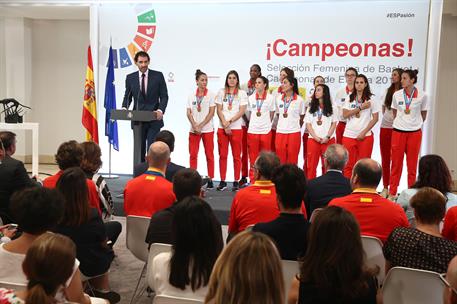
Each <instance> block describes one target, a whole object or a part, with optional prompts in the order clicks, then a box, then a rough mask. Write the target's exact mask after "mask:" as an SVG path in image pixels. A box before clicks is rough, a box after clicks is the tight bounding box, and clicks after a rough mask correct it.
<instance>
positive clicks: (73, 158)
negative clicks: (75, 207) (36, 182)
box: [43, 140, 101, 214]
mask: <svg viewBox="0 0 457 304" xmlns="http://www.w3.org/2000/svg"><path fill="white" fill-rule="evenodd" d="M55 158H56V162H57V165H58V166H59V169H60V170H59V172H57V173H56V174H54V175H53V176H50V177H47V178H45V179H44V181H43V186H44V187H46V188H51V189H53V188H55V187H56V185H57V181H58V180H59V178H60V176H61V175H62V174H63V171H64V170H66V169H68V168H72V167H79V166H80V165H81V161H82V158H83V149H82V148H81V146H80V145H79V144H78V142H76V141H75V140H70V141H67V142H64V143H63V144H61V145H60V146H59V149H57V154H56V155H55ZM86 182H87V187H88V189H89V202H90V205H91V206H92V207H94V208H97V210H98V212H99V213H100V214H101V210H100V199H99V198H98V193H97V188H95V184H94V182H92V180H89V179H87V181H86Z"/></svg>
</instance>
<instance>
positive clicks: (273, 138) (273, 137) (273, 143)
mask: <svg viewBox="0 0 457 304" xmlns="http://www.w3.org/2000/svg"><path fill="white" fill-rule="evenodd" d="M271 151H273V152H276V130H273V129H271Z"/></svg>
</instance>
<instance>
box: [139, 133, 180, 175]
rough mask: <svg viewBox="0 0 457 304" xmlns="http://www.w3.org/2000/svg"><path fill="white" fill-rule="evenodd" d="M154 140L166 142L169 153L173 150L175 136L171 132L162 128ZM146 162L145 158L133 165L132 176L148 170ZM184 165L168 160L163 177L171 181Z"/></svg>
mask: <svg viewBox="0 0 457 304" xmlns="http://www.w3.org/2000/svg"><path fill="white" fill-rule="evenodd" d="M155 141H161V142H164V143H166V144H167V146H168V148H169V149H170V154H171V153H172V152H173V151H174V149H175V136H174V135H173V133H171V132H170V131H168V130H162V131H160V132H159V133H158V134H157V136H156V139H155ZM148 166H149V164H148V162H147V160H146V161H145V162H142V163H139V164H137V165H135V167H134V168H133V177H138V176H140V175H141V174H144V172H146V171H147V170H148ZM184 168H185V167H183V166H180V165H177V164H175V163H174V162H172V161H170V162H169V163H168V166H167V170H165V178H166V179H167V180H168V181H169V182H172V181H173V176H175V174H176V173H177V172H178V171H179V170H181V169H184Z"/></svg>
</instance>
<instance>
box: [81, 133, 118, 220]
mask: <svg viewBox="0 0 457 304" xmlns="http://www.w3.org/2000/svg"><path fill="white" fill-rule="evenodd" d="M80 145H81V148H82V149H83V158H82V161H81V169H83V171H84V173H85V174H86V176H87V178H88V179H91V180H92V181H93V182H94V184H95V187H96V189H97V192H98V197H99V198H100V209H101V210H102V218H103V220H109V219H111V218H112V217H113V215H114V202H113V198H112V197H111V192H110V191H109V188H108V185H107V184H106V181H105V179H104V178H103V176H101V175H100V174H98V173H97V172H98V170H99V169H100V167H101V166H102V159H101V157H102V151H101V150H100V147H99V145H98V144H97V143H95V142H93V141H85V142H82V143H80Z"/></svg>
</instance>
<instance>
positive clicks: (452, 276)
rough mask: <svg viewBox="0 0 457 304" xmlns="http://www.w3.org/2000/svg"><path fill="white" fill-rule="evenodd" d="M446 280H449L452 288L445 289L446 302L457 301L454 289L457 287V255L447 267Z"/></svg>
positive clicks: (452, 302)
mask: <svg viewBox="0 0 457 304" xmlns="http://www.w3.org/2000/svg"><path fill="white" fill-rule="evenodd" d="M446 281H448V282H449V284H450V285H451V288H445V289H444V303H445V304H455V303H457V294H456V293H455V292H454V291H453V290H452V289H454V290H455V289H457V256H456V257H454V258H453V259H452V260H451V262H449V265H448V267H447V273H446Z"/></svg>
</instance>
